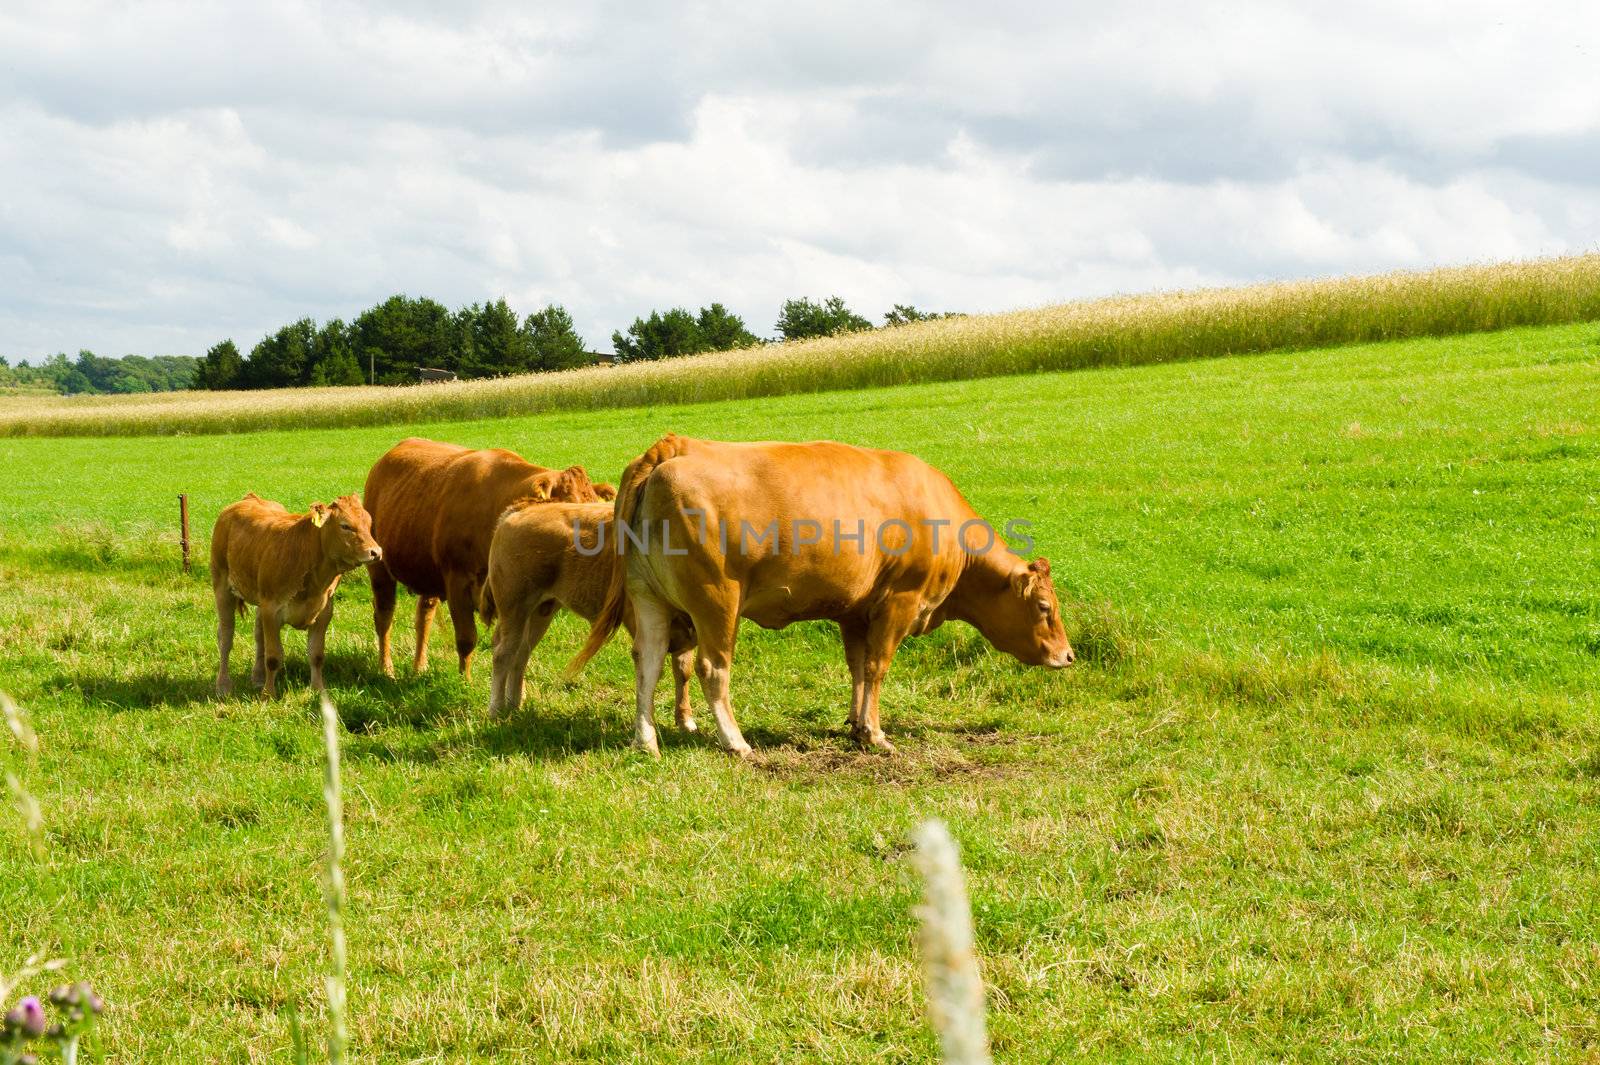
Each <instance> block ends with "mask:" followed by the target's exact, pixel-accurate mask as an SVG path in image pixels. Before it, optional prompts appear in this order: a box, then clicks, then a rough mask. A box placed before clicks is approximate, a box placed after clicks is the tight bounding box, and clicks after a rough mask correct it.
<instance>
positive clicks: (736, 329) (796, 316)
mask: <svg viewBox="0 0 1600 1065" xmlns="http://www.w3.org/2000/svg"><path fill="white" fill-rule="evenodd" d="M954 317H959V316H958V315H955V314H936V313H929V312H927V311H919V310H917V308H915V307H912V306H908V305H906V304H902V303H897V304H895V305H894V307H893V308H892V309H891V310H890V311H889V312H888V313H887V314H885V315H884V316H883V319H884V321H883V324H884V328H889V327H892V326H898V325H909V324H911V323H912V322H926V321H932V320H933V319H935V318H954ZM773 328H774V329H776V330H777V333H778V338H777V339H778V341H779V342H782V341H789V340H811V339H814V338H816V337H830V336H838V335H839V334H841V333H859V332H861V331H863V330H867V329H871V328H873V325H872V322H870V321H869V320H867V319H866V318H863V317H862V316H861V315H859V314H857V313H856V312H855V311H852V310H851V309H850V308H849V307H847V306H846V305H845V302H844V300H843V299H842V298H840V297H838V296H829V297H828V298H827V299H825V300H822V301H821V302H820V303H819V302H816V301H813V300H810V299H805V298H801V299H794V300H788V301H786V302H785V303H784V305H783V312H782V313H781V314H779V315H778V321H777V323H776V325H774V327H773ZM764 343H769V341H765V340H762V339H761V338H760V337H758V336H756V335H755V334H754V333H752V332H750V330H749V329H747V328H746V327H745V324H744V320H743V319H742V318H740V317H739V316H738V315H737V314H733V313H731V312H730V311H729V310H728V309H727V308H726V307H724V306H723V305H722V304H720V303H713V304H712V305H711V306H709V307H702V308H700V311H699V313H698V314H695V313H691V312H690V311H689V310H687V309H686V308H683V307H675V308H673V309H672V310H670V311H664V312H663V311H652V312H650V317H648V318H635V319H634V320H633V324H632V325H630V326H629V327H628V331H627V332H626V333H624V332H622V331H621V330H618V331H617V332H614V333H612V334H611V347H612V350H613V351H615V352H616V359H617V361H618V362H642V361H646V360H651V359H667V358H672V357H674V356H677V355H698V354H700V353H701V352H704V351H728V350H730V349H733V348H748V347H753V346H755V345H757V344H764Z"/></svg>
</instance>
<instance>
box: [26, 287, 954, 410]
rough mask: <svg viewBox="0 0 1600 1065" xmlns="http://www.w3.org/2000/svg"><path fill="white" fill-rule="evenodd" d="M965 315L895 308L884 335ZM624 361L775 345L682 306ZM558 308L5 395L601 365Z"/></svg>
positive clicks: (325, 333)
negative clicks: (429, 371) (895, 329)
mask: <svg viewBox="0 0 1600 1065" xmlns="http://www.w3.org/2000/svg"><path fill="white" fill-rule="evenodd" d="M953 317H958V316H957V315H953V314H933V313H929V312H926V311H919V310H917V308H915V307H911V306H908V305H905V304H900V303H897V304H895V305H894V307H893V308H892V309H891V310H890V311H889V312H888V313H887V314H885V315H884V316H883V318H884V327H885V328H887V327H892V326H901V325H908V324H910V323H912V322H926V321H931V320H933V319H936V318H953ZM871 328H873V325H872V323H871V322H870V321H868V320H867V319H866V318H864V317H862V316H861V315H859V314H857V313H856V312H854V311H852V310H851V309H850V308H849V307H847V306H845V302H844V300H843V299H842V298H840V297H838V296H829V297H828V298H827V299H824V300H822V301H821V302H816V301H813V300H811V299H807V298H801V299H793V300H789V301H787V302H785V303H784V305H783V312H782V313H781V314H780V315H779V316H778V321H777V324H776V326H775V329H776V330H777V334H778V339H780V340H785V341H787V340H806V339H810V338H812V337H829V336H837V335H839V334H841V333H857V332H861V331H863V330H868V329H871ZM611 343H612V347H613V349H614V350H615V352H616V361H617V362H646V361H652V360H656V359H668V358H675V357H677V356H679V355H697V354H699V353H700V352H703V351H729V350H732V349H734V348H748V347H754V346H755V345H757V344H762V343H766V341H764V340H763V339H762V338H760V337H758V336H756V335H755V334H754V333H752V332H751V331H750V330H749V328H748V327H747V326H746V325H745V323H744V319H742V318H740V317H739V316H738V315H737V314H734V313H733V312H732V311H730V310H728V309H727V308H726V307H724V306H723V305H722V304H720V303H713V304H711V305H710V306H708V307H702V308H700V310H699V311H698V312H691V311H689V310H686V309H685V308H682V307H674V308H673V309H672V310H670V311H651V312H650V316H649V317H648V318H635V319H634V320H633V324H632V325H630V326H629V327H628V329H627V331H626V332H623V331H621V330H619V331H617V332H615V333H612V334H611ZM593 361H594V356H593V355H592V354H590V353H589V352H587V351H585V350H584V346H583V341H582V339H581V338H579V336H578V333H577V330H576V329H574V328H573V324H572V316H571V315H569V314H568V313H567V312H566V311H565V310H564V309H563V308H561V307H560V306H557V305H551V306H549V307H546V308H545V309H544V310H542V311H535V312H533V313H532V314H529V315H527V316H526V317H523V318H518V317H517V314H516V312H515V311H513V310H512V309H511V307H510V306H509V305H508V304H507V303H506V301H505V300H504V299H498V300H495V301H493V302H492V303H490V302H486V303H474V304H472V305H471V306H467V307H462V308H461V309H460V310H457V311H451V310H450V309H449V308H447V307H445V306H444V304H442V303H439V302H437V301H436V300H431V299H428V298H426V297H420V298H415V299H413V298H412V297H410V296H390V297H389V298H388V299H386V300H384V301H383V302H382V303H380V304H378V305H377V306H375V307H372V308H371V309H369V310H366V311H363V312H362V313H361V314H359V315H357V316H356V318H355V319H354V320H353V321H351V322H349V323H348V324H347V323H345V322H344V320H343V319H340V318H334V319H332V320H331V321H327V322H323V323H322V324H321V325H318V324H317V323H316V322H315V321H313V320H312V319H310V318H302V319H300V320H299V321H297V322H291V323H290V324H288V325H286V326H284V327H283V328H281V329H279V330H277V331H276V332H274V333H269V334H268V335H267V336H264V337H262V338H261V340H259V341H258V342H257V343H256V345H255V346H254V347H253V348H251V349H250V352H249V354H248V355H246V354H245V353H244V352H241V351H240V350H239V348H238V346H237V345H236V344H234V342H233V341H232V340H224V341H222V342H221V343H219V344H216V345H214V346H213V347H212V348H211V350H209V351H207V352H206V354H205V357H204V358H200V359H196V358H194V357H192V356H188V355H158V356H156V357H154V358H146V357H144V356H141V355H128V356H125V357H124V358H121V359H106V358H101V357H100V356H98V355H95V354H94V353H93V352H89V351H80V352H79V353H78V358H77V360H76V361H74V360H71V359H68V358H67V356H66V355H64V354H63V355H52V356H51V357H50V358H48V359H46V360H45V361H44V362H43V363H41V364H40V365H38V366H29V365H28V363H27V362H26V361H23V362H20V363H18V364H17V365H16V366H12V365H10V364H9V363H8V362H7V361H6V360H5V359H4V358H0V388H4V387H20V388H49V389H53V390H54V391H57V392H66V393H74V392H170V391H176V390H180V389H186V388H197V389H212V390H221V389H253V388H293V387H297V386H316V385H359V384H365V383H367V382H369V381H371V382H374V383H376V384H380V385H398V384H413V383H415V382H416V380H417V370H418V368H419V367H428V368H430V369H437V370H449V371H452V372H453V373H455V374H456V376H458V377H461V378H464V379H470V378H475V377H500V376H503V375H506V374H518V373H531V372H533V371H537V370H567V369H572V368H573V367H577V366H587V365H590V364H591V363H593Z"/></svg>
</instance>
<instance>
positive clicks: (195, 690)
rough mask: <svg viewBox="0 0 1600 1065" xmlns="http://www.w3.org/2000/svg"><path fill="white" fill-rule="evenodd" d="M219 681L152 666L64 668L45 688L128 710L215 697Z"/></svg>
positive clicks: (212, 675) (188, 703)
mask: <svg viewBox="0 0 1600 1065" xmlns="http://www.w3.org/2000/svg"><path fill="white" fill-rule="evenodd" d="M245 679H248V678H245ZM216 684H217V677H216V674H215V673H214V672H209V671H196V670H193V669H182V668H173V667H168V666H161V665H149V666H145V667H143V668H140V667H134V668H132V669H125V670H119V671H116V672H111V671H108V670H96V669H92V668H91V669H79V670H71V671H62V672H58V673H56V674H55V675H54V676H53V677H51V678H50V679H49V680H48V681H47V682H46V683H45V688H46V690H48V691H50V692H53V693H57V694H61V695H68V694H76V695H77V696H78V697H79V698H80V699H82V700H83V702H84V703H85V704H86V705H90V706H100V707H104V708H106V709H109V710H111V711H113V712H117V713H125V712H129V711H134V710H158V709H166V708H169V707H182V706H191V705H193V704H194V703H197V702H202V701H204V700H206V699H210V698H213V697H214V696H215V694H216Z"/></svg>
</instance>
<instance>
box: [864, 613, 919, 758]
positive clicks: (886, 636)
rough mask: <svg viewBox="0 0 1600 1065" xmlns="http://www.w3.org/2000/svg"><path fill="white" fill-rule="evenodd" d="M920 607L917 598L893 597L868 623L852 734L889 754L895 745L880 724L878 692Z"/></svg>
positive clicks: (865, 743)
mask: <svg viewBox="0 0 1600 1065" xmlns="http://www.w3.org/2000/svg"><path fill="white" fill-rule="evenodd" d="M917 605H918V597H917V596H916V595H907V596H894V597H891V598H890V599H888V600H887V601H885V602H884V603H883V604H882V605H881V606H879V607H878V609H877V610H876V611H875V612H874V613H873V615H872V619H871V620H870V621H869V622H868V623H867V638H866V649H865V650H866V654H865V658H864V661H863V663H862V679H863V681H864V682H865V691H864V693H863V695H864V698H863V700H862V703H861V710H860V713H859V714H858V715H857V718H856V724H855V727H854V728H853V729H852V730H851V731H852V733H853V735H854V736H855V738H856V742H858V743H860V744H862V745H863V746H872V747H876V748H878V749H879V750H880V751H885V752H887V753H889V754H893V753H894V744H892V743H890V742H889V739H888V737H887V736H885V735H884V734H883V729H882V727H881V726H880V724H879V720H878V691H879V689H880V688H881V687H882V686H883V677H884V674H886V673H888V672H889V663H890V662H892V661H894V653H895V651H897V650H899V648H900V641H902V640H904V639H905V638H906V635H907V634H908V633H910V631H911V626H912V623H913V622H914V621H915V620H916V616H917Z"/></svg>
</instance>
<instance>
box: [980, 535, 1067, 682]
mask: <svg viewBox="0 0 1600 1065" xmlns="http://www.w3.org/2000/svg"><path fill="white" fill-rule="evenodd" d="M997 598H998V600H999V601H998V602H991V603H987V604H985V607H986V609H984V610H983V612H982V613H983V624H982V625H981V626H980V631H981V632H982V633H983V635H984V636H985V637H986V638H987V639H988V640H989V642H990V643H992V644H994V645H995V646H996V647H997V648H999V649H1000V650H1002V651H1004V652H1005V653H1006V654H1008V655H1011V656H1012V657H1013V658H1015V659H1017V660H1018V661H1019V662H1023V663H1025V664H1027V665H1030V666H1050V667H1051V668H1052V669H1060V668H1061V667H1063V666H1070V665H1071V664H1072V659H1073V654H1072V644H1071V643H1069V642H1067V630H1066V629H1065V628H1064V627H1063V626H1062V624H1061V606H1060V604H1059V603H1057V602H1056V589H1055V586H1054V585H1053V584H1051V583H1050V563H1049V561H1048V560H1047V559H1042V558H1040V559H1035V560H1034V561H1032V562H1030V563H1028V564H1027V565H1022V564H1021V561H1020V560H1018V566H1017V568H1016V569H1015V570H1013V571H1012V573H1011V576H1010V579H1009V580H1007V582H1006V586H1005V588H1004V589H1002V590H1000V591H999V593H998V596H997Z"/></svg>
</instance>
